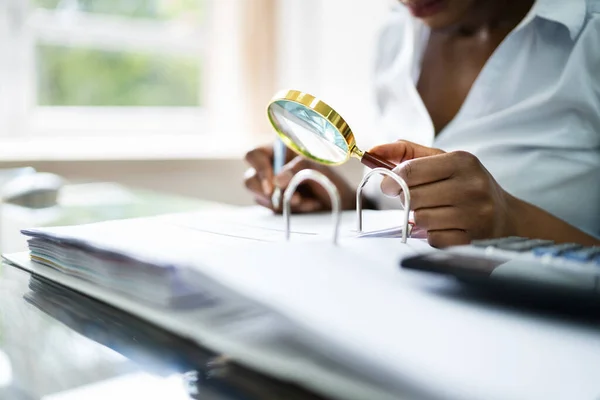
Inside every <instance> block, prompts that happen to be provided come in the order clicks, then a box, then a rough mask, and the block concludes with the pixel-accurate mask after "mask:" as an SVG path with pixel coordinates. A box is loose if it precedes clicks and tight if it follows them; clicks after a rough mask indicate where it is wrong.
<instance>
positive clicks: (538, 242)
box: [496, 239, 554, 252]
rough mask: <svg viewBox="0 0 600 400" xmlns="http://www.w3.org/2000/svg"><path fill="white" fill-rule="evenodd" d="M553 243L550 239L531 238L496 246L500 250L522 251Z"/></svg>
mask: <svg viewBox="0 0 600 400" xmlns="http://www.w3.org/2000/svg"><path fill="white" fill-rule="evenodd" d="M553 244H554V242H553V241H552V240H542V239H531V240H525V241H519V242H505V243H499V244H498V245H497V246H496V247H497V248H499V249H501V250H508V251H518V252H524V251H529V250H532V249H534V248H538V247H544V246H551V245H553Z"/></svg>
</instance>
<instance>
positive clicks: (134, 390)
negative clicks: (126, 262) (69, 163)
mask: <svg viewBox="0 0 600 400" xmlns="http://www.w3.org/2000/svg"><path fill="white" fill-rule="evenodd" d="M97 189H101V192H102V193H107V192H106V187H91V186H90V187H83V186H82V187H79V188H70V189H69V190H70V191H71V193H70V196H71V197H70V198H68V199H64V201H63V202H62V207H61V209H60V210H59V211H56V212H55V214H54V217H49V216H48V211H49V210H46V211H45V212H43V213H41V214H40V212H39V210H38V211H35V212H32V215H28V216H24V215H23V213H24V212H25V211H24V210H20V211H17V210H16V209H10V208H9V209H8V211H7V209H6V206H5V209H4V210H3V219H2V224H3V226H2V233H3V236H2V243H9V244H8V245H6V246H4V247H5V248H7V247H9V249H8V251H7V252H13V251H22V250H24V249H23V248H21V247H22V246H24V242H21V241H20V239H21V238H20V234H19V229H21V228H24V227H26V226H31V225H36V226H39V225H65V224H76V223H87V222H94V221H101V220H107V219H118V218H129V217H138V216H145V215H157V214H162V213H167V212H180V211H190V210H198V209H206V208H207V207H219V206H220V205H215V204H211V203H207V202H202V201H198V200H190V199H181V198H176V197H173V196H162V195H158V194H155V193H148V192H142V191H134V192H130V193H129V194H128V195H130V196H131V197H129V198H127V199H125V198H120V199H118V201H116V200H114V199H113V200H110V199H105V201H89V202H88V203H87V204H86V203H85V199H86V198H88V199H89V198H94V197H95V196H93V195H91V193H93V191H94V190H97ZM113 189H114V188H113ZM75 192H78V195H79V196H80V198H79V199H77V193H75ZM113 194H114V193H113ZM121 194H123V193H121ZM116 197H118V196H116ZM125 200H126V201H125ZM19 213H20V214H19ZM33 214H35V215H33ZM11 219H12V220H11ZM3 252H4V251H3ZM107 398H110V399H111V400H117V399H134V398H135V399H137V398H140V399H172V400H179V399H317V398H319V397H318V396H315V395H313V394H311V393H308V392H306V391H304V390H303V389H301V388H298V387H295V386H292V385H289V384H286V383H282V382H278V381H276V380H273V379H271V378H268V377H265V376H263V375H260V374H258V373H255V372H252V371H250V370H247V369H244V368H243V367H240V366H237V365H235V364H233V363H231V362H228V361H227V360H226V359H225V358H224V357H222V356H220V355H219V354H214V353H212V352H210V351H209V350H207V349H203V348H200V347H198V346H197V345H195V344H193V343H191V342H188V341H185V340H182V339H180V338H178V337H176V336H174V335H172V334H170V333H168V332H166V331H163V330H161V329H158V328H156V327H154V326H152V325H150V324H148V323H146V322H144V321H142V320H139V319H137V318H135V317H133V316H131V315H128V314H126V313H123V312H122V311H119V310H117V309H115V308H113V307H110V306H107V305H105V304H103V303H101V302H98V301H96V300H93V299H91V298H88V297H86V296H84V295H81V294H79V293H77V292H74V291H71V290H68V289H66V288H64V287H61V286H59V285H56V284H53V283H51V282H47V281H42V280H40V279H39V278H35V277H32V276H31V275H30V274H29V273H27V272H25V271H23V270H20V269H18V268H16V267H13V266H11V265H8V264H2V266H1V267H0V399H7V400H8V399H10V400H34V399H35V400H37V399H45V400H70V399H107Z"/></svg>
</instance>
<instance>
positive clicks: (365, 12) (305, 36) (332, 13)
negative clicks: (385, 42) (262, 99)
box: [279, 0, 397, 145]
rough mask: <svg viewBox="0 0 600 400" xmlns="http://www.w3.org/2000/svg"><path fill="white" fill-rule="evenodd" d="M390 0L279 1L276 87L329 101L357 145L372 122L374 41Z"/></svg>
mask: <svg viewBox="0 0 600 400" xmlns="http://www.w3.org/2000/svg"><path fill="white" fill-rule="evenodd" d="M396 1H397V0H281V5H282V7H281V9H280V21H281V22H282V25H281V32H282V33H281V37H280V40H279V54H280V71H281V75H280V76H279V83H280V86H281V87H282V88H294V89H297V90H302V91H307V92H310V93H311V94H314V95H315V96H317V97H320V98H321V99H322V100H324V101H325V102H327V103H329V104H330V105H331V106H332V107H333V108H334V109H336V110H337V111H338V112H339V113H340V114H342V116H343V117H344V119H346V120H347V121H348V123H349V124H350V126H351V127H352V129H353V131H354V133H355V136H356V137H357V141H358V142H359V145H360V141H361V136H364V135H368V132H369V131H370V129H372V127H373V121H374V104H375V102H374V93H373V81H372V70H373V66H374V56H375V43H376V40H377V36H378V33H379V31H380V29H381V26H382V24H383V22H384V20H385V18H386V16H387V15H388V11H389V9H390V5H391V4H392V3H394V2H396Z"/></svg>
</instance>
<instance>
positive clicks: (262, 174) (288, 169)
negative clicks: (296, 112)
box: [245, 146, 356, 213]
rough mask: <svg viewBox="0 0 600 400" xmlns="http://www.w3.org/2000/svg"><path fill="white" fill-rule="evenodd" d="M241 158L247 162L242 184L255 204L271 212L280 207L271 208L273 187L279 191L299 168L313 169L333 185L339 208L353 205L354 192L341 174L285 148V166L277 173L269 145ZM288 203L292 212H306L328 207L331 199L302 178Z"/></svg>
mask: <svg viewBox="0 0 600 400" xmlns="http://www.w3.org/2000/svg"><path fill="white" fill-rule="evenodd" d="M245 158H246V162H247V163H248V164H249V165H250V168H249V169H248V170H247V171H246V174H245V185H246V187H247V188H248V189H249V190H250V191H251V192H252V194H253V195H254V200H255V201H256V203H258V204H260V205H261V206H264V207H267V208H269V209H271V210H273V211H275V212H281V210H282V208H281V207H279V208H278V209H274V208H273V205H272V203H271V196H272V194H273V191H274V189H275V186H277V187H279V188H280V189H281V191H282V193H283V192H284V191H285V189H286V188H287V187H288V185H289V183H290V181H291V180H292V178H293V177H294V175H295V174H296V173H297V172H299V171H302V170H303V169H314V170H317V171H319V172H321V173H323V174H324V175H325V176H327V177H328V178H329V179H330V180H331V181H332V182H333V184H334V185H335V186H336V187H337V189H338V191H339V193H340V200H341V202H342V204H341V206H342V209H344V210H349V209H352V208H354V207H355V204H356V200H355V191H354V190H353V189H352V187H350V185H349V184H348V183H347V182H346V181H345V180H344V178H343V177H342V176H340V175H339V174H337V173H335V172H334V171H333V170H332V169H331V168H329V167H326V166H324V165H321V164H318V163H315V162H312V161H309V160H307V159H306V158H304V157H301V156H295V154H294V153H293V152H291V151H289V150H288V151H287V156H286V164H285V166H284V167H283V169H282V170H281V172H280V173H279V174H278V175H274V173H273V148H272V146H264V147H259V148H256V149H254V150H252V151H250V152H248V153H247V154H246V157H245ZM290 205H291V210H292V212H294V213H310V212H318V211H326V210H330V209H331V200H330V199H329V194H328V193H327V191H326V190H325V189H324V188H323V187H322V186H321V185H319V184H318V183H316V182H313V181H306V183H303V184H302V185H300V186H299V187H298V189H297V190H296V192H295V193H294V195H293V196H292V199H291V201H290Z"/></svg>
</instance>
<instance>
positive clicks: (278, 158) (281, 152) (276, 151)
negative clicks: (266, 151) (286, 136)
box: [271, 138, 286, 210]
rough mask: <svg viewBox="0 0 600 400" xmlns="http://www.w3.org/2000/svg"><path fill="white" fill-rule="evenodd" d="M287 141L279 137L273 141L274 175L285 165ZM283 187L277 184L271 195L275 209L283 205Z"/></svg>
mask: <svg viewBox="0 0 600 400" xmlns="http://www.w3.org/2000/svg"><path fill="white" fill-rule="evenodd" d="M285 152H286V149H285V143H283V142H282V141H281V139H279V138H277V139H276V140H275V143H273V175H277V174H279V173H280V172H281V170H282V169H283V166H284V165H285ZM280 203H281V189H280V188H278V187H277V186H275V189H274V190H273V195H272V196H271V204H272V205H273V208H274V209H276V210H277V209H279V207H280V206H281V204H280Z"/></svg>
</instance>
